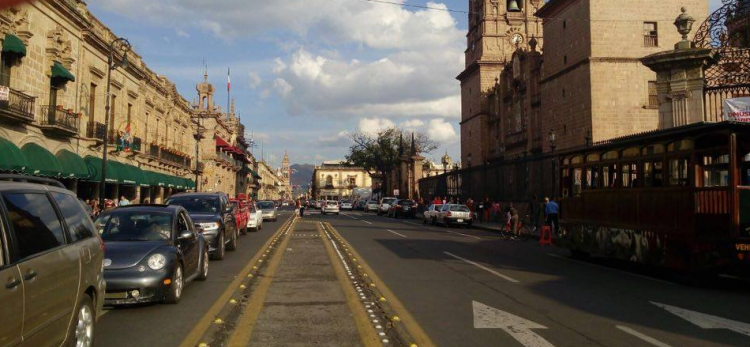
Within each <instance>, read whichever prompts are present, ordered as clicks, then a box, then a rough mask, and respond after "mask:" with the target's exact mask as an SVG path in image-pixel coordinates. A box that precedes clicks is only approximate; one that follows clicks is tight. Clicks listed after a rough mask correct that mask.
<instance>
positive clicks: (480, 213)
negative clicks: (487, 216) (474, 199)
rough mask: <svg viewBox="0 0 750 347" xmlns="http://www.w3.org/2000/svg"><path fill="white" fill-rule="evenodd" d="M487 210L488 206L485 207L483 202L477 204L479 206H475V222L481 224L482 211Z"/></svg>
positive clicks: (482, 218)
mask: <svg viewBox="0 0 750 347" xmlns="http://www.w3.org/2000/svg"><path fill="white" fill-rule="evenodd" d="M485 208H488V206H485V204H484V201H480V202H479V206H477V222H478V223H482V222H483V221H484V209H485Z"/></svg>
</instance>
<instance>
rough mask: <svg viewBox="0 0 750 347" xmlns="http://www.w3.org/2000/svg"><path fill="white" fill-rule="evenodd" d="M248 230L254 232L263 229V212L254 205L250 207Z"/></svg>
mask: <svg viewBox="0 0 750 347" xmlns="http://www.w3.org/2000/svg"><path fill="white" fill-rule="evenodd" d="M247 228H248V229H250V230H252V231H259V230H261V229H263V212H262V211H261V210H260V209H259V208H258V207H256V206H255V205H252V204H251V205H250V206H249V212H248V218H247Z"/></svg>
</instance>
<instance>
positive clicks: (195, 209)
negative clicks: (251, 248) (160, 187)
mask: <svg viewBox="0 0 750 347" xmlns="http://www.w3.org/2000/svg"><path fill="white" fill-rule="evenodd" d="M167 205H178V206H182V207H184V208H185V209H186V210H187V211H188V213H189V214H190V218H192V219H193V223H195V228H196V229H197V230H198V232H199V233H202V234H203V237H205V238H206V241H207V242H208V245H209V250H210V253H211V255H212V256H213V257H214V259H216V260H222V259H224V256H225V251H234V250H236V249H237V238H238V237H239V230H238V229H237V222H236V221H235V218H234V210H232V206H231V205H230V204H229V198H228V197H227V196H226V194H222V193H182V194H175V195H172V196H171V197H170V198H169V199H167Z"/></svg>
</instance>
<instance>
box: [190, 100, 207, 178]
mask: <svg viewBox="0 0 750 347" xmlns="http://www.w3.org/2000/svg"><path fill="white" fill-rule="evenodd" d="M193 124H195V134H193V138H194V139H195V172H194V173H195V191H196V192H199V191H200V174H201V168H200V159H199V149H200V143H201V140H203V139H204V138H206V137H205V136H203V131H204V130H205V128H204V127H203V117H202V115H200V114H199V115H197V116H195V117H193Z"/></svg>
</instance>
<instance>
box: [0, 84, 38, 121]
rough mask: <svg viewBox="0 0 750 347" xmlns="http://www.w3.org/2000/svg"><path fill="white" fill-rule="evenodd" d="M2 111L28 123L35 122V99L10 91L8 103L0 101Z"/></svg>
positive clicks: (13, 90)
mask: <svg viewBox="0 0 750 347" xmlns="http://www.w3.org/2000/svg"><path fill="white" fill-rule="evenodd" d="M0 110H3V111H7V112H10V113H12V114H13V115H14V116H16V117H18V118H22V119H25V120H27V121H33V120H34V97H32V96H29V95H26V94H24V93H21V92H19V91H17V90H15V89H10V91H9V94H8V100H7V101H0Z"/></svg>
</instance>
